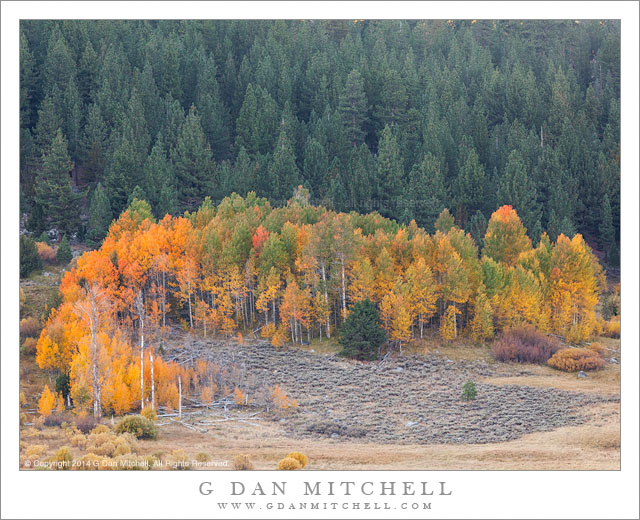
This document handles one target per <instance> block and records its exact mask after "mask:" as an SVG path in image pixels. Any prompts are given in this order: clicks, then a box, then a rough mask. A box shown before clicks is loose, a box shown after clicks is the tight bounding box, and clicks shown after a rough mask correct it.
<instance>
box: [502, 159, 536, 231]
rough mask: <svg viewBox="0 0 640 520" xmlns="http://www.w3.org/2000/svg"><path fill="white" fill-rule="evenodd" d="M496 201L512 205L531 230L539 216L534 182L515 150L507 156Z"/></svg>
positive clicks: (526, 226)
mask: <svg viewBox="0 0 640 520" xmlns="http://www.w3.org/2000/svg"><path fill="white" fill-rule="evenodd" d="M498 203H499V204H500V205H504V204H508V205H510V206H513V208H514V209H515V210H516V211H517V212H518V215H519V216H520V218H521V220H522V223H523V224H524V226H525V228H527V229H528V230H532V229H533V228H534V226H535V224H536V221H537V220H538V219H539V218H540V216H539V207H538V203H537V200H536V186H535V183H534V182H533V179H532V178H531V176H530V175H529V174H528V172H527V167H526V164H525V162H524V160H523V158H522V155H521V154H520V152H518V151H517V150H513V151H512V152H511V153H510V154H509V157H508V158H507V164H506V166H505V169H504V173H503V175H502V179H501V181H500V185H499V187H498Z"/></svg>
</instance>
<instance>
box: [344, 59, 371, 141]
mask: <svg viewBox="0 0 640 520" xmlns="http://www.w3.org/2000/svg"><path fill="white" fill-rule="evenodd" d="M367 110H368V104H367V95H366V94H365V91H364V82H363V80H362V76H361V74H360V72H359V71H358V70H357V69H353V70H352V71H351V72H350V73H349V75H348V76H347V81H346V83H345V86H344V88H343V89H342V93H341V94H340V104H339V111H340V117H341V119H342V122H343V124H344V127H345V129H346V131H347V135H348V137H349V142H350V143H351V145H352V146H360V144H362V143H363V142H364V139H365V135H366V131H365V125H366V123H367V121H368V116H367Z"/></svg>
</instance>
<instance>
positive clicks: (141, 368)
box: [140, 322, 144, 410]
mask: <svg viewBox="0 0 640 520" xmlns="http://www.w3.org/2000/svg"><path fill="white" fill-rule="evenodd" d="M140 326H141V327H143V325H142V322H141V323H140ZM141 330H142V329H141ZM140 409H141V410H143V409H144V332H141V334H140Z"/></svg>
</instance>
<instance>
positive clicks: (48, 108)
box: [35, 95, 62, 155]
mask: <svg viewBox="0 0 640 520" xmlns="http://www.w3.org/2000/svg"><path fill="white" fill-rule="evenodd" d="M58 128H62V118H61V117H60V115H59V114H58V110H57V109H56V107H55V105H54V103H53V99H52V98H51V96H49V95H47V96H45V98H44V99H43V100H42V104H41V105H40V109H39V110H38V123H37V124H36V132H35V142H36V145H37V147H38V150H39V155H42V154H43V153H44V152H46V149H47V147H48V146H49V145H50V144H51V142H52V141H53V140H54V138H55V136H56V132H57V131H58Z"/></svg>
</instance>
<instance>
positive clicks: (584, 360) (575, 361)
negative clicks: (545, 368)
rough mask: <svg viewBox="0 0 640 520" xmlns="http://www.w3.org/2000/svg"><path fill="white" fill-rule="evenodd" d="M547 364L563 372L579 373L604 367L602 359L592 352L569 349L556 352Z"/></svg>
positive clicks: (581, 349) (574, 348)
mask: <svg viewBox="0 0 640 520" xmlns="http://www.w3.org/2000/svg"><path fill="white" fill-rule="evenodd" d="M547 364H548V365H549V366H550V367H553V368H557V369H558V370H564V371H565V372H579V371H580V370H599V369H601V368H602V367H603V366H604V359H602V357H600V355H598V354H597V353H596V352H594V351H593V350H589V349H585V348H576V347H571V348H565V349H562V350H560V351H558V352H556V353H555V354H554V355H553V356H552V357H551V359H549V361H547Z"/></svg>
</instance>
